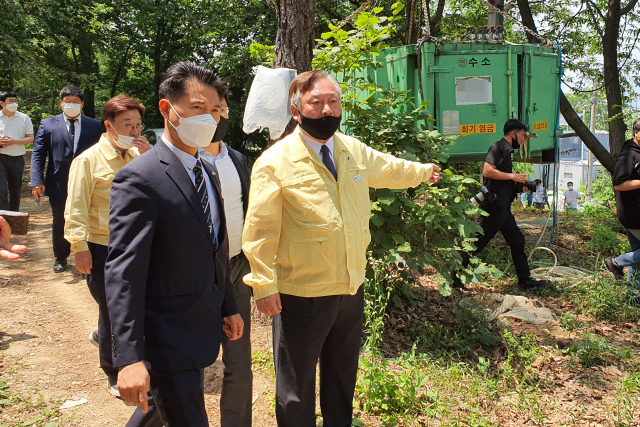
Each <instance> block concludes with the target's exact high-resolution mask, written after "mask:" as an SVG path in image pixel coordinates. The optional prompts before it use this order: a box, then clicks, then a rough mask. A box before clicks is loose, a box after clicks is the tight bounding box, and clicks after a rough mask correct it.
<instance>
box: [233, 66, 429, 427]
mask: <svg viewBox="0 0 640 427" xmlns="http://www.w3.org/2000/svg"><path fill="white" fill-rule="evenodd" d="M340 96H341V89H340V85H339V84H338V82H337V81H336V80H335V79H334V78H333V77H331V76H330V75H329V74H327V73H326V72H324V71H320V70H314V71H308V72H305V73H302V74H300V75H299V76H297V77H296V78H295V80H294V81H293V82H292V83H291V86H290V88H289V97H290V98H291V112H292V115H293V118H294V120H296V121H297V122H298V123H299V126H298V128H296V130H295V131H294V132H293V134H291V135H289V136H288V137H286V138H285V139H283V140H282V141H279V142H277V143H276V144H275V145H274V146H272V147H271V148H269V149H268V150H266V151H265V152H264V153H263V154H262V155H261V156H260V158H259V159H258V160H257V161H256V163H255V165H254V167H253V172H252V175H251V190H250V194H249V207H248V211H247V217H246V219H245V224H244V232H243V244H242V249H243V251H244V252H245V254H246V256H247V258H248V260H249V264H250V265H251V274H248V275H246V276H245V278H244V281H245V283H246V284H247V285H249V286H251V287H252V288H253V294H254V297H255V299H256V304H257V307H258V310H260V311H261V312H262V313H264V314H267V315H274V322H273V342H274V349H273V350H274V351H273V353H274V359H275V360H274V361H275V369H276V419H277V421H278V426H280V427H315V425H316V416H315V383H316V381H315V379H316V364H317V362H318V359H319V360H320V407H321V411H322V417H323V422H324V426H325V427H347V426H351V422H352V416H353V393H354V389H355V384H356V377H357V370H358V356H359V351H360V338H361V334H362V319H363V311H364V291H363V289H362V283H363V282H364V275H365V268H366V265H367V260H366V249H367V246H368V245H369V242H370V240H371V237H370V234H369V218H370V215H371V209H370V200H369V188H370V187H372V188H398V189H400V188H407V187H415V186H417V185H419V184H420V183H422V182H437V181H438V180H439V179H440V175H439V174H438V172H437V171H439V170H440V168H438V167H437V166H435V165H433V164H420V163H415V162H409V161H405V160H401V159H398V158H395V157H393V156H391V155H388V154H383V153H381V152H378V151H376V150H373V149H372V148H370V147H368V146H366V145H365V144H363V143H361V142H360V141H358V140H357V139H355V138H351V137H349V136H346V135H343V134H340V133H336V131H337V130H338V127H339V125H340V120H341V115H342V110H341V107H340Z"/></svg>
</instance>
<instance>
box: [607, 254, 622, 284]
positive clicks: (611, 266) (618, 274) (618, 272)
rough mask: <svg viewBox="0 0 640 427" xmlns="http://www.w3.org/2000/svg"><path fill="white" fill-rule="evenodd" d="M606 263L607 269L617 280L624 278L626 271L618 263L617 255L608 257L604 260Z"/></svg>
mask: <svg viewBox="0 0 640 427" xmlns="http://www.w3.org/2000/svg"><path fill="white" fill-rule="evenodd" d="M604 265H605V267H607V270H609V271H610V272H611V274H613V277H614V278H615V279H616V280H624V271H623V270H622V267H620V266H619V265H618V264H616V257H613V256H610V257H608V258H607V259H605V260H604Z"/></svg>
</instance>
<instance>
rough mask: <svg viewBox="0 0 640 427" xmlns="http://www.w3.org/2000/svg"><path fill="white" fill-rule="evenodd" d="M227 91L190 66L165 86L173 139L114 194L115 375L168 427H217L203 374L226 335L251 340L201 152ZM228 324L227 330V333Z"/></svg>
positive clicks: (126, 174) (110, 266)
mask: <svg viewBox="0 0 640 427" xmlns="http://www.w3.org/2000/svg"><path fill="white" fill-rule="evenodd" d="M226 91H227V86H226V84H225V83H224V81H223V80H222V79H221V78H220V77H219V76H218V74H217V73H215V72H214V71H212V70H209V69H206V68H204V67H200V66H197V65H195V64H192V63H188V62H181V63H178V64H176V65H173V66H172V67H170V68H169V70H168V71H167V73H166V74H165V76H164V77H163V79H162V82H161V83H160V88H159V89H158V95H159V96H158V97H159V99H160V102H159V109H160V112H161V114H162V116H163V117H164V119H165V128H164V136H163V137H162V138H161V140H160V141H158V143H157V144H156V145H155V147H154V148H153V149H152V150H150V151H149V152H148V153H147V154H145V155H144V156H140V157H139V158H137V159H134V160H133V161H131V162H130V163H128V164H127V165H126V166H125V167H123V168H122V169H121V170H120V172H118V173H117V174H116V176H115V178H114V180H113V185H112V188H111V213H110V220H109V229H110V235H109V255H108V257H107V263H106V267H105V285H106V296H107V306H108V309H109V316H110V318H111V333H112V341H113V362H114V363H113V365H114V366H115V367H117V368H119V372H118V390H119V391H120V396H121V398H122V399H123V400H124V401H126V402H128V403H131V404H139V405H140V406H139V407H138V408H137V409H136V412H135V413H134V415H133V417H132V418H135V417H138V416H140V413H141V412H142V413H147V411H148V400H147V393H148V392H149V391H150V392H151V395H152V396H153V403H154V404H155V405H154V408H155V410H157V411H159V413H160V417H161V418H162V422H163V423H164V425H165V427H181V426H189V427H208V425H209V423H208V420H207V414H206V411H205V407H204V390H203V383H202V378H203V377H202V375H203V369H204V368H205V367H206V366H209V365H211V364H212V363H213V362H214V361H215V360H216V358H217V356H218V351H219V348H220V341H221V339H222V332H223V330H224V332H225V333H226V334H227V336H228V337H229V339H231V340H236V339H238V338H240V337H241V336H242V331H243V326H244V325H243V321H242V319H241V317H240V315H239V314H238V311H237V309H236V303H235V297H234V293H233V286H232V284H231V278H230V266H229V240H228V236H227V231H226V223H225V216H224V207H223V201H222V197H221V190H220V183H219V181H218V178H217V176H216V174H215V172H214V168H213V166H211V165H210V164H208V163H207V162H202V161H201V160H200V158H199V155H198V148H199V147H203V146H206V145H208V144H209V143H210V142H211V140H212V137H213V135H214V133H215V130H216V121H217V120H218V119H219V115H220V99H221V98H222V97H224V95H225V93H226ZM223 319H224V327H223Z"/></svg>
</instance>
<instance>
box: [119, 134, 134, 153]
mask: <svg viewBox="0 0 640 427" xmlns="http://www.w3.org/2000/svg"><path fill="white" fill-rule="evenodd" d="M116 135H118V138H117V139H115V140H113V143H114V144H116V145H117V146H118V147H120V148H122V149H123V150H128V149H129V148H131V147H133V140H134V139H136V138H135V137H133V136H124V135H120V134H119V133H117V134H116Z"/></svg>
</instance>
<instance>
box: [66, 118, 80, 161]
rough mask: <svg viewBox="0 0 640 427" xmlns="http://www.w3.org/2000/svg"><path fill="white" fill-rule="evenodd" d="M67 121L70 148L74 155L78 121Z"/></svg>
mask: <svg viewBox="0 0 640 427" xmlns="http://www.w3.org/2000/svg"><path fill="white" fill-rule="evenodd" d="M68 120H69V123H70V124H69V139H70V140H71V147H72V149H73V152H74V154H75V151H76V122H77V121H78V119H68Z"/></svg>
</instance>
